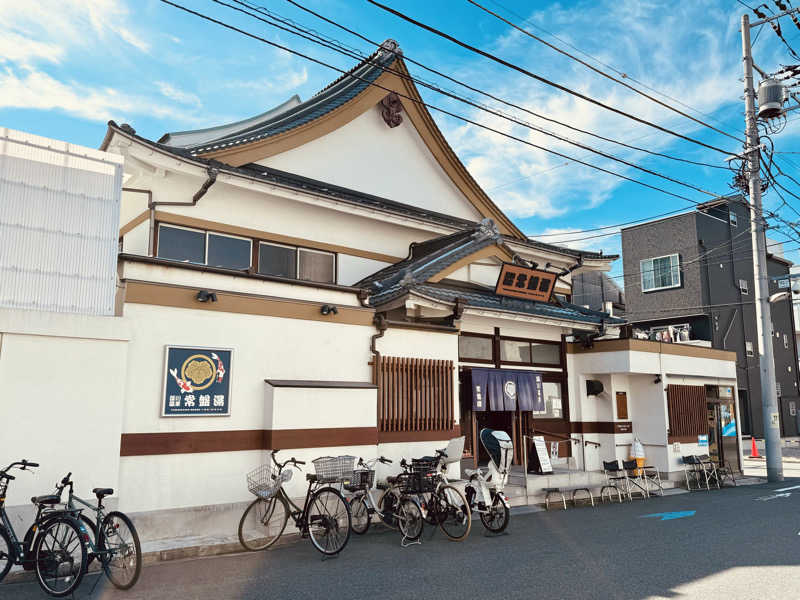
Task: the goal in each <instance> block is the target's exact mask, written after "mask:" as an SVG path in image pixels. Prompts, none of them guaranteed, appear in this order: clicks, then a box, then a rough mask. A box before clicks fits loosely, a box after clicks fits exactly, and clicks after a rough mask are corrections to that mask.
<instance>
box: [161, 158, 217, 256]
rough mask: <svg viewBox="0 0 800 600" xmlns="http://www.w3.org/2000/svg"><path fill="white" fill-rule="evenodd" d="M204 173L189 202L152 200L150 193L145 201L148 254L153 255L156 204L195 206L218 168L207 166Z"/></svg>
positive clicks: (213, 181) (214, 176) (215, 175)
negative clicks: (148, 215) (148, 230)
mask: <svg viewBox="0 0 800 600" xmlns="http://www.w3.org/2000/svg"><path fill="white" fill-rule="evenodd" d="M206 173H207V175H208V177H207V178H206V180H205V181H204V182H203V185H201V186H200V189H199V190H197V191H196V192H195V193H194V195H193V196H192V201H191V202H153V196H152V193H150V200H149V201H148V203H147V208H149V209H150V239H149V240H148V243H147V252H148V254H149V255H150V256H155V248H154V244H155V230H156V206H196V205H197V202H198V201H199V200H200V198H202V197H203V196H205V195H206V192H208V190H209V189H210V188H211V186H212V185H214V184H215V183H216V181H217V175H219V169H218V168H217V167H211V166H209V167H208V168H207V169H206Z"/></svg>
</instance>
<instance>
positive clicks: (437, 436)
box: [378, 425, 461, 444]
mask: <svg viewBox="0 0 800 600" xmlns="http://www.w3.org/2000/svg"><path fill="white" fill-rule="evenodd" d="M460 435H461V426H460V425H456V426H455V427H454V428H453V429H438V430H435V431H379V432H378V442H380V443H381V444H389V443H392V442H435V441H437V440H449V439H450V438H454V437H459V436H460Z"/></svg>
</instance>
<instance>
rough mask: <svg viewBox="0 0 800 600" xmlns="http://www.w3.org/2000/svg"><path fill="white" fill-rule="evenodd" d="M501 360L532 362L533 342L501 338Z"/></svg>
mask: <svg viewBox="0 0 800 600" xmlns="http://www.w3.org/2000/svg"><path fill="white" fill-rule="evenodd" d="M500 360H502V361H503V362H520V363H526V364H528V363H530V362H531V343H530V342H523V341H518V340H500Z"/></svg>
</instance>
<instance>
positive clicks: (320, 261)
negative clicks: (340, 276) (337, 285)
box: [297, 248, 336, 283]
mask: <svg viewBox="0 0 800 600" xmlns="http://www.w3.org/2000/svg"><path fill="white" fill-rule="evenodd" d="M334 256H335V255H334V254H332V253H330V252H320V251H319V250H307V249H305V248H299V249H298V250H297V278H298V279H305V280H306V281H319V282H322V283H333V282H334V281H335V280H336V263H335V258H334Z"/></svg>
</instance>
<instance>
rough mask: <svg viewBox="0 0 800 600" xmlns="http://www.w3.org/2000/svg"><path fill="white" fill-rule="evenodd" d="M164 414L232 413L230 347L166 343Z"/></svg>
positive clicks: (162, 414)
mask: <svg viewBox="0 0 800 600" xmlns="http://www.w3.org/2000/svg"><path fill="white" fill-rule="evenodd" d="M164 354H165V358H164V392H163V394H162V398H161V416H162V417H198V416H227V415H230V414H231V379H230V378H231V362H232V359H233V350H232V349H230V348H190V347H186V346H166V348H165V352H164Z"/></svg>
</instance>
